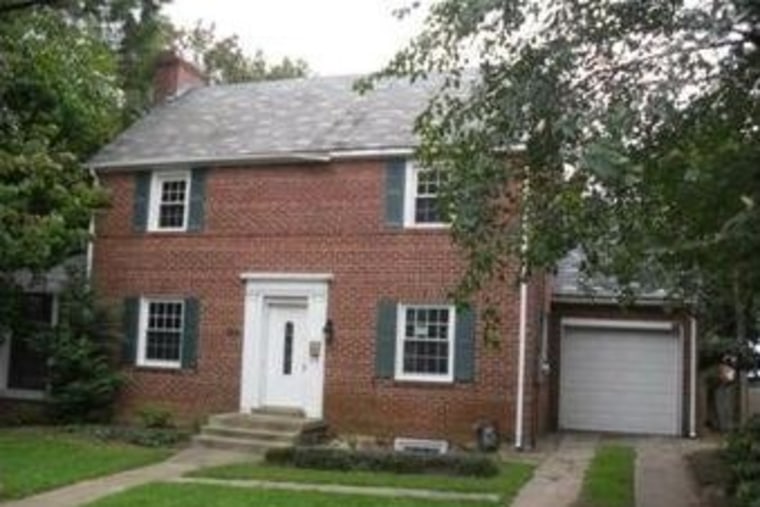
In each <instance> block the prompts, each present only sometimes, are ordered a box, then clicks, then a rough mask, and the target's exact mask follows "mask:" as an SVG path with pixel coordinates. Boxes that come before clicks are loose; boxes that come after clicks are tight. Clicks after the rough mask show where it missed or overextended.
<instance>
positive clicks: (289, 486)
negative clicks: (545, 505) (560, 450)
mask: <svg viewBox="0 0 760 507" xmlns="http://www.w3.org/2000/svg"><path fill="white" fill-rule="evenodd" d="M171 482H178V483H181V484H210V485H213V486H231V487H235V488H264V489H282V490H287V491H318V492H320V493H338V494H341V495H363V496H364V495H366V496H378V497H390V498H426V499H428V500H450V501H464V502H494V503H495V502H498V501H499V500H500V496H499V495H497V494H493V493H458V492H455V491H433V490H429V489H411V488H386V487H378V486H343V485H339V484H308V483H304V482H280V481H263V480H234V479H207V478H201V477H180V478H177V479H173V480H172V481H171Z"/></svg>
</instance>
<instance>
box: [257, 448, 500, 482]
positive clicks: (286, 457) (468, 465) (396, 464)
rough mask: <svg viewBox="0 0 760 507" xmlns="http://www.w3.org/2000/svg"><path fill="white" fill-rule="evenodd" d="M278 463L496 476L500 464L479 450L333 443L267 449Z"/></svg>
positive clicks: (399, 472) (329, 468)
mask: <svg viewBox="0 0 760 507" xmlns="http://www.w3.org/2000/svg"><path fill="white" fill-rule="evenodd" d="M265 459H266V461H267V462H268V463H270V464H274V465H284V466H293V467H297V468H313V469H318V470H343V471H365V472H366V471H372V472H391V473H397V474H438V475H457V476H470V477H493V476H495V475H497V474H498V473H499V466H498V465H497V464H496V463H495V462H494V461H493V460H492V459H490V458H488V457H487V456H483V455H478V454H458V453H452V454H431V455H427V454H411V453H399V452H387V451H351V450H345V449H333V448H329V447H287V448H282V449H271V450H269V451H267V453H266V456H265Z"/></svg>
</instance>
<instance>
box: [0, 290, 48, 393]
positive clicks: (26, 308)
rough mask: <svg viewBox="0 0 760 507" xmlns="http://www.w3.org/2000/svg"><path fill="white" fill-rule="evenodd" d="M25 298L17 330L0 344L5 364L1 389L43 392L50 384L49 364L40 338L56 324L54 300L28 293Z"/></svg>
mask: <svg viewBox="0 0 760 507" xmlns="http://www.w3.org/2000/svg"><path fill="white" fill-rule="evenodd" d="M22 297H23V301H22V304H21V310H22V314H21V315H20V316H19V323H20V325H19V326H18V330H17V331H14V334H12V335H11V336H10V337H9V339H7V340H5V342H4V343H2V344H0V363H5V364H0V376H2V378H0V388H5V389H9V390H12V391H44V390H45V388H46V387H47V382H48V364H47V363H48V361H47V357H46V355H45V354H44V353H43V352H42V350H41V349H40V345H41V343H40V340H39V338H40V337H41V333H45V332H49V331H50V328H51V327H52V326H53V325H54V324H55V319H56V316H55V296H54V295H53V294H49V293H42V292H29V293H26V294H24V295H23V296H22ZM3 348H5V350H2V349H3Z"/></svg>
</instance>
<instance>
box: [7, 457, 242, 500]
mask: <svg viewBox="0 0 760 507" xmlns="http://www.w3.org/2000/svg"><path fill="white" fill-rule="evenodd" d="M251 459H255V457H254V456H252V455H251V454H240V453H234V452H227V451H217V450H210V449H197V448H189V449H185V450H184V451H181V452H179V453H178V454H176V455H175V456H173V457H171V458H169V459H168V460H166V461H164V462H161V463H156V464H155V465H149V466H146V467H142V468H136V469H134V470H127V471H126V472H119V473H117V474H114V475H108V476H105V477H101V478H98V479H90V480H86V481H82V482H78V483H76V484H72V485H70V486H64V487H62V488H59V489H54V490H50V491H47V492H45V493H40V494H39V495H34V496H30V497H27V498H23V499H21V500H16V501H12V502H7V503H0V506H2V507H53V506H55V507H78V506H80V505H84V504H86V503H89V502H92V501H94V500H97V499H98V498H101V497H104V496H107V495H111V494H114V493H119V492H121V491H124V490H127V489H129V488H132V487H135V486H140V485H142V484H147V483H149V482H156V481H168V480H171V479H175V478H177V477H180V476H182V475H183V474H185V473H187V472H190V471H192V470H195V469H197V468H202V467H207V466H215V465H223V464H227V463H234V462H239V461H245V460H251Z"/></svg>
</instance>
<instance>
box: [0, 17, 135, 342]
mask: <svg viewBox="0 0 760 507" xmlns="http://www.w3.org/2000/svg"><path fill="white" fill-rule="evenodd" d="M0 66H2V71H0V289H1V290H0V293H2V294H3V296H7V297H11V295H12V294H13V293H14V287H15V278H14V273H15V272H16V271H18V270H22V269H28V270H31V271H33V272H43V271H45V270H47V269H49V268H50V267H52V266H54V265H56V264H59V263H61V262H62V261H63V260H65V259H66V258H67V257H69V256H70V255H72V254H74V253H80V252H82V251H83V249H84V246H85V243H86V240H87V238H88V226H89V220H90V216H91V213H92V211H93V210H95V209H97V208H98V207H100V206H103V205H104V204H105V199H104V196H103V195H102V193H101V192H100V191H98V190H96V189H95V188H94V185H93V181H92V178H91V177H90V175H89V173H88V172H87V171H86V169H85V168H84V167H82V165H81V162H80V161H81V160H83V159H84V158H85V157H87V156H89V155H90V154H92V153H93V152H94V150H96V149H97V148H98V147H99V146H100V145H102V144H103V143H104V142H105V141H106V140H107V139H109V138H110V137H111V136H112V135H113V134H114V133H115V132H116V129H117V128H118V127H119V97H120V94H119V90H118V88H117V86H116V70H115V62H114V59H113V57H112V54H111V52H110V51H109V49H108V48H107V47H106V46H105V45H104V44H103V43H102V42H101V41H100V40H99V39H98V37H96V36H95V35H93V34H92V33H91V32H90V30H89V29H88V28H87V27H83V26H80V25H78V24H76V23H72V22H70V21H69V20H67V19H65V18H64V17H62V16H60V15H59V14H58V13H57V12H55V11H52V10H47V9H41V10H37V9H35V10H29V11H25V12H21V13H17V14H14V15H13V16H12V17H8V18H3V19H1V20H0ZM3 317H6V319H10V318H12V316H9V315H6V314H5V313H3ZM7 323H8V321H7V320H5V319H3V318H2V317H0V329H2V328H4V327H5V325H6V324H7ZM1 335H3V336H4V333H2V334H1Z"/></svg>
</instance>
